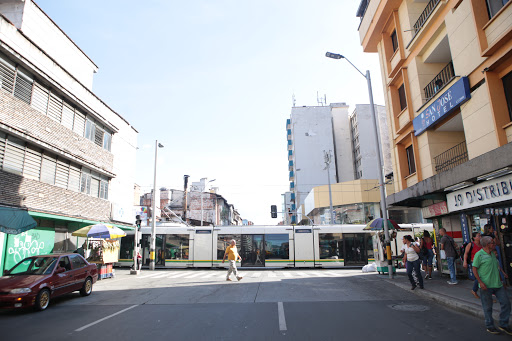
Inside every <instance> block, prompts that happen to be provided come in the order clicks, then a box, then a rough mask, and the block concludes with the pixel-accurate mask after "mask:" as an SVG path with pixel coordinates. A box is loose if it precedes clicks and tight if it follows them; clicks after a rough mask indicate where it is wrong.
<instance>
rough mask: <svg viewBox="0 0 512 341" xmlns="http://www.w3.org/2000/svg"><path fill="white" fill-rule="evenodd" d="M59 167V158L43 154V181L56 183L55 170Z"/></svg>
mask: <svg viewBox="0 0 512 341" xmlns="http://www.w3.org/2000/svg"><path fill="white" fill-rule="evenodd" d="M56 169H57V159H56V158H55V157H52V156H50V155H47V154H44V155H43V162H42V166H41V181H42V182H46V183H47V184H50V185H54V184H55V171H56Z"/></svg>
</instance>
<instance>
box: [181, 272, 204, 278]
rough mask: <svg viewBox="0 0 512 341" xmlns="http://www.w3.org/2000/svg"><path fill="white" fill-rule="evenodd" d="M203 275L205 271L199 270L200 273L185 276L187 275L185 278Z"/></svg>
mask: <svg viewBox="0 0 512 341" xmlns="http://www.w3.org/2000/svg"><path fill="white" fill-rule="evenodd" d="M201 275H203V273H202V272H199V273H196V274H192V275H190V276H185V277H183V278H194V277H198V276H201Z"/></svg>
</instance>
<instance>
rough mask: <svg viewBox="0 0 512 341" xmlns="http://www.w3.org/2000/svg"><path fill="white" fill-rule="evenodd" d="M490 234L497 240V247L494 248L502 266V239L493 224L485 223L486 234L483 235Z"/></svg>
mask: <svg viewBox="0 0 512 341" xmlns="http://www.w3.org/2000/svg"><path fill="white" fill-rule="evenodd" d="M485 236H489V237H491V238H492V239H494V241H495V242H496V245H495V248H494V254H495V255H496V257H498V263H500V266H501V265H502V264H503V260H502V258H501V250H500V245H501V243H500V239H499V238H498V236H497V234H496V232H495V231H494V227H493V226H492V225H491V224H485V225H484V234H483V235H482V237H485ZM501 280H502V281H503V276H501Z"/></svg>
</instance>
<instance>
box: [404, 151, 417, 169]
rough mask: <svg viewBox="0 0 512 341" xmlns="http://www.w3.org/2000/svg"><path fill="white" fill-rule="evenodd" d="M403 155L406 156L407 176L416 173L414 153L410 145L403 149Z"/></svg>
mask: <svg viewBox="0 0 512 341" xmlns="http://www.w3.org/2000/svg"><path fill="white" fill-rule="evenodd" d="M405 153H406V154H407V166H408V168H409V174H408V175H411V174H413V173H416V164H415V162H414V151H413V149H412V145H410V146H409V147H407V148H405Z"/></svg>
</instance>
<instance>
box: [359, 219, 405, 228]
mask: <svg viewBox="0 0 512 341" xmlns="http://www.w3.org/2000/svg"><path fill="white" fill-rule="evenodd" d="M387 221H388V229H390V230H394V229H396V230H400V226H398V224H397V223H396V221H394V220H391V219H387ZM383 228H384V219H382V218H377V219H373V220H372V221H370V222H369V223H368V224H366V227H365V228H364V229H363V230H365V231H380V230H382V229H383Z"/></svg>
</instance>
